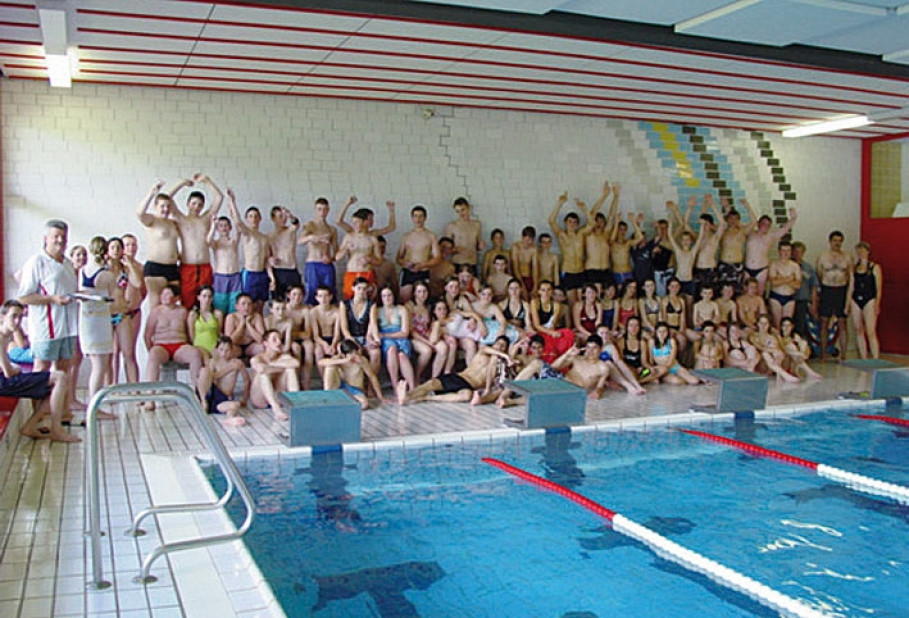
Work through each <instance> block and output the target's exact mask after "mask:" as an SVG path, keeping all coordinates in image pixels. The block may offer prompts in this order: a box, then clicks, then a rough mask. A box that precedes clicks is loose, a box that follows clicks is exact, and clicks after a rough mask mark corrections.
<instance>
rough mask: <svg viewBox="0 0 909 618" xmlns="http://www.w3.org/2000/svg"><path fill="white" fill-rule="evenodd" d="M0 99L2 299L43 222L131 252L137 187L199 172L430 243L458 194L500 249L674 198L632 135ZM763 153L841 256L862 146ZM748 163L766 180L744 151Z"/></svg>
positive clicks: (6, 87) (486, 114)
mask: <svg viewBox="0 0 909 618" xmlns="http://www.w3.org/2000/svg"><path fill="white" fill-rule="evenodd" d="M0 90H2V99H0V104H2V108H0V109H2V119H3V137H2V139H3V142H2V148H3V173H4V177H3V185H4V186H3V190H4V207H5V216H6V229H5V230H4V234H5V238H6V272H5V273H4V275H6V277H5V281H6V286H7V291H8V292H10V291H11V289H12V284H11V281H12V280H11V278H10V276H9V275H10V274H11V273H12V272H14V271H15V270H16V269H17V268H18V267H19V266H21V264H22V263H23V262H24V260H25V259H26V258H27V256H28V255H30V254H31V253H33V252H34V251H35V250H36V249H37V248H38V247H39V243H40V234H41V226H42V224H43V222H44V221H45V220H46V219H48V218H50V217H62V218H64V219H66V220H68V221H69V222H70V224H71V226H72V233H71V242H79V243H85V242H87V241H88V240H89V239H90V238H91V236H93V235H95V234H101V235H105V236H108V235H115V234H116V235H119V234H122V233H125V232H128V231H129V232H133V233H139V237H140V243H141V238H142V235H141V229H140V226H139V224H138V222H137V221H136V218H135V216H134V214H133V213H134V210H135V207H136V204H137V202H138V200H139V199H140V198H141V197H142V196H143V195H144V194H145V192H146V191H147V190H148V187H149V186H151V184H152V183H153V181H154V180H156V179H158V178H163V179H166V180H167V181H168V182H172V181H173V180H174V179H176V178H178V177H180V176H187V175H192V174H193V173H195V172H198V171H204V172H206V173H208V174H209V175H210V176H211V177H212V178H213V179H214V180H215V181H216V182H218V183H219V184H220V185H221V186H222V188H223V187H226V186H231V187H233V188H234V189H235V191H236V192H237V195H238V198H239V200H240V206H241V209H242V208H244V207H245V206H247V205H249V204H253V203H254V204H257V205H260V206H264V207H269V206H271V205H273V204H276V203H281V204H285V205H288V206H290V207H291V208H292V209H293V210H295V211H296V212H298V213H300V214H303V215H307V214H308V213H309V211H310V210H309V209H310V208H311V205H312V202H313V199H314V198H315V197H317V196H319V195H325V196H327V197H328V198H329V199H330V200H331V202H332V204H333V205H335V206H339V205H340V204H341V203H342V202H343V201H344V199H345V198H346V197H347V196H348V195H350V194H352V193H353V194H356V195H357V196H358V197H359V198H360V201H361V203H362V204H363V205H370V206H373V207H374V208H376V209H377V213H378V216H377V221H378V223H379V224H380V225H381V224H382V223H384V220H385V210H384V202H385V200H386V199H394V200H396V201H397V203H398V204H399V206H398V214H399V219H400V222H401V223H400V224H399V230H400V229H402V228H403V229H406V228H407V227H409V222H408V217H407V212H408V210H409V207H410V206H411V205H412V204H414V203H417V202H420V203H424V204H426V205H427V206H428V207H429V215H430V222H429V224H430V227H432V228H434V229H436V230H441V228H442V227H443V226H444V224H445V222H447V221H448V220H449V219H451V218H452V216H453V212H452V211H451V209H450V204H451V202H452V199H453V198H454V197H456V196H458V195H467V196H469V197H470V198H471V201H472V202H473V203H474V204H475V206H476V212H477V214H478V216H479V217H480V218H481V219H482V220H483V223H484V229H485V230H486V232H487V233H488V232H489V231H490V230H491V229H492V228H493V227H502V228H503V229H504V230H505V231H506V234H507V237H508V242H511V241H512V240H513V239H514V238H515V236H516V235H517V233H518V232H519V230H520V229H521V227H523V226H524V225H526V224H528V223H534V224H536V225H537V227H538V228H545V227H546V218H547V215H548V212H549V209H550V208H551V206H552V204H553V203H554V200H555V197H556V196H557V195H558V194H559V193H560V192H561V191H564V190H569V191H570V192H571V194H572V196H579V197H582V198H585V199H587V200H588V201H593V200H594V199H595V198H596V196H597V195H598V191H599V187H600V186H601V184H602V181H603V180H604V179H607V178H608V179H615V180H620V181H621V182H622V183H623V186H624V194H623V200H622V205H623V207H625V208H626V209H629V210H632V209H633V210H634V211H642V212H645V213H646V214H648V215H651V216H652V215H662V204H663V202H664V201H665V200H666V199H667V198H672V197H674V195H675V190H674V189H673V187H672V186H671V185H670V178H669V176H667V175H666V172H665V170H663V169H662V168H660V166H659V165H658V164H656V157H655V154H654V153H653V152H651V151H649V150H648V148H649V146H648V145H647V141H646V140H645V139H643V137H642V135H643V134H642V133H641V131H639V129H638V128H637V124H636V123H633V122H624V121H618V120H609V121H604V120H594V119H587V118H579V117H568V116H555V115H542V114H528V113H517V112H505V111H494V110H476V109H460V108H451V107H436V108H432V110H433V112H434V114H433V115H430V114H427V113H425V107H426V106H416V105H410V104H406V105H398V104H391V103H374V102H362V101H360V102H358V101H346V100H331V99H308V98H301V97H284V96H267V95H251V94H232V93H217V92H197V91H188V90H164V89H154V88H147V87H132V88H130V87H122V86H103V85H86V84H76V85H75V86H74V87H73V89H72V90H58V89H51V88H49V87H48V86H47V85H46V84H44V83H42V82H27V81H6V82H3V83H2V85H0ZM715 135H716V136H717V139H718V140H719V143H720V145H721V146H723V145H724V143H725V145H728V151H729V154H733V148H734V147H738V148H740V149H741V148H742V147H743V144H745V145H747V143H748V142H749V141H750V140H749V138H748V135H747V134H745V133H741V134H738V135H737V136H736V137H735V138H732V137H731V136H730V135H729V132H726V131H716V132H715ZM770 139H771V141H772V142H773V146H774V150H775V152H776V154H777V155H778V156H779V157H780V158H781V160H782V165H783V167H784V168H785V171H786V175H787V178H788V179H789V181H790V182H791V184H792V186H793V189H794V190H795V191H796V192H797V193H798V198H799V205H800V216H801V220H800V223H799V225H798V227H797V229H796V234H795V235H796V237H798V238H801V239H804V240H806V241H807V243H808V245H809V252H810V253H809V255H815V254H816V253H815V252H816V251H818V250H819V249H821V248H822V247H823V246H824V245H825V244H826V235H827V233H828V232H829V231H830V230H831V229H832V228H834V227H837V228H839V229H842V230H843V231H844V232H845V233H846V236H847V242H851V240H852V239H854V238H855V237H856V234H857V232H858V226H859V174H860V169H859V157H860V145H859V142H858V141H856V140H847V139H833V138H826V139H824V138H815V139H807V140H796V141H784V140H782V139H781V138H778V137H771V138H770ZM753 156H754V162H753V163H754V165H757V166H765V165H766V164H765V163H764V161H763V160H761V159H760V158H759V157H758V155H757V149H756V147H755V148H754V154H753ZM777 193H778V192H777V191H776V189H775V188H770V191H769V192H768V193H765V194H764V195H765V196H766V195H774V196H775V195H777ZM754 201H755V202H760V201H761V196H760V195H757V196H755V200H754ZM763 206H764V210H765V211H769V204H764V205H763ZM267 228H268V224H265V228H264V229H267ZM399 234H400V231H399V233H398V234H396V235H395V238H396V237H397V236H398V235H399ZM395 238H393V239H392V242H391V250H392V251H393V250H394V248H395V247H396V243H395Z"/></svg>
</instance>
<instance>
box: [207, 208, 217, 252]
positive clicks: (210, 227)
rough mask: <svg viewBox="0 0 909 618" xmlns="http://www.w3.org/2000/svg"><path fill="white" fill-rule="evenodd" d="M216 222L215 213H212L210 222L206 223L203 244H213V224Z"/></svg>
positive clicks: (212, 245) (210, 245) (211, 245)
mask: <svg viewBox="0 0 909 618" xmlns="http://www.w3.org/2000/svg"><path fill="white" fill-rule="evenodd" d="M217 222H218V217H217V215H216V214H214V213H212V215H211V223H209V224H208V234H206V235H205V244H206V245H208V246H209V247H214V246H215V224H216V223H217Z"/></svg>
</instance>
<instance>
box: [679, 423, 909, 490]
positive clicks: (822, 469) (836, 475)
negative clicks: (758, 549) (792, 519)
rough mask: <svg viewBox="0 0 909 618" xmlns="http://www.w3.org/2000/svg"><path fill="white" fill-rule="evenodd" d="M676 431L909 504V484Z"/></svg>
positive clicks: (690, 431)
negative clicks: (801, 468)
mask: <svg viewBox="0 0 909 618" xmlns="http://www.w3.org/2000/svg"><path fill="white" fill-rule="evenodd" d="M677 431H681V432H682V433H687V434H689V435H692V436H697V437H698V438H703V439H704V440H710V441H711V442H717V443H719V444H724V445H726V446H731V447H733V448H737V449H739V450H742V451H745V452H746V453H749V454H751V455H756V456H758V457H770V458H772V459H777V460H779V461H784V462H786V463H791V464H794V465H797V466H801V467H803V468H808V469H809V470H814V472H815V474H817V475H818V476H820V477H821V478H825V479H829V480H831V481H835V482H837V483H840V484H841V485H845V486H846V487H848V488H850V489H854V490H855V491H860V492H862V493H867V494H873V495H876V496H884V497H885V498H891V499H893V500H896V501H897V502H899V503H900V504H906V505H909V487H905V486H903V485H897V484H896V483H889V482H887V481H881V480H879V479H876V478H872V477H870V476H864V475H862V474H856V473H854V472H849V471H847V470H843V469H841V468H834V467H833V466H828V465H826V464H821V463H817V462H815V461H811V460H808V459H802V458H801V457H796V456H794V455H789V454H787V453H782V452H780V451H775V450H773V449H769V448H765V447H763V446H758V445H757V444H751V443H749V442H741V441H739V440H733V439H732V438H726V437H724V436H718V435H716V434H712V433H707V432H706V431H697V430H695V429H677Z"/></svg>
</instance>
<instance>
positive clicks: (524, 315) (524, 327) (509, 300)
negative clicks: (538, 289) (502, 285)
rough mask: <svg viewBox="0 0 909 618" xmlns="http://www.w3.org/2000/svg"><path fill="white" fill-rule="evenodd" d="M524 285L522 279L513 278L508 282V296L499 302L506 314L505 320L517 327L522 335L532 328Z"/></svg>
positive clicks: (503, 312) (500, 307)
mask: <svg viewBox="0 0 909 618" xmlns="http://www.w3.org/2000/svg"><path fill="white" fill-rule="evenodd" d="M523 293H524V287H523V286H522V285H521V281H520V280H518V279H516V278H512V279H511V280H510V281H509V282H508V296H507V297H506V298H505V300H503V301H502V302H500V303H499V309H501V310H502V315H504V316H505V321H506V322H508V324H511V325H512V326H514V327H515V328H516V329H518V333H519V335H520V336H521V337H523V336H524V334H525V333H526V332H527V331H529V330H530V306H529V305H528V304H527V301H525V300H524V298H523V296H522V294H523Z"/></svg>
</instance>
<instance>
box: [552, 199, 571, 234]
mask: <svg viewBox="0 0 909 618" xmlns="http://www.w3.org/2000/svg"><path fill="white" fill-rule="evenodd" d="M567 201H568V191H565V192H564V193H563V194H562V195H560V196H559V197H558V199H557V200H556V203H555V206H553V207H552V212H550V213H549V228H550V229H551V230H552V233H553V235H554V236H555V237H556V239H557V240H558V237H559V234H561V233H562V228H560V227H559V211H560V210H562V206H564V205H565V202H567Z"/></svg>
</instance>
